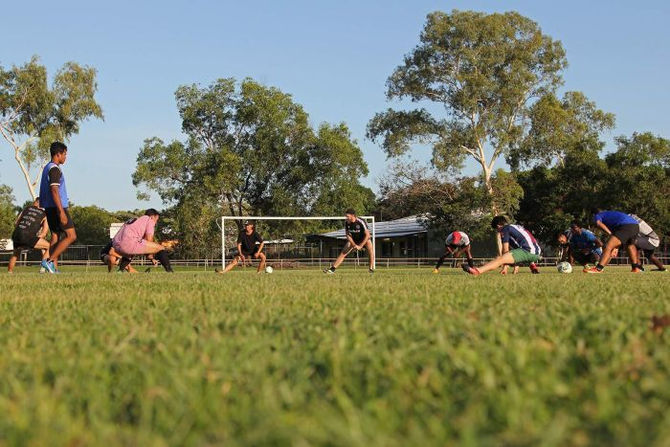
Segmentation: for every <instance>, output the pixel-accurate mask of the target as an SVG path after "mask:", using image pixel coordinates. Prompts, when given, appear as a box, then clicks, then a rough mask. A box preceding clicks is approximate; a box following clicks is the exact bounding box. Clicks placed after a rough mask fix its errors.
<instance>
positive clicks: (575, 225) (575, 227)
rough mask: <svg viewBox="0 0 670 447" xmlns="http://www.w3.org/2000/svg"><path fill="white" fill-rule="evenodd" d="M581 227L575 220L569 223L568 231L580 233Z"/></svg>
mask: <svg viewBox="0 0 670 447" xmlns="http://www.w3.org/2000/svg"><path fill="white" fill-rule="evenodd" d="M582 228H583V227H582V224H581V223H580V222H577V221H576V220H574V221H572V223H571V224H570V231H572V234H582Z"/></svg>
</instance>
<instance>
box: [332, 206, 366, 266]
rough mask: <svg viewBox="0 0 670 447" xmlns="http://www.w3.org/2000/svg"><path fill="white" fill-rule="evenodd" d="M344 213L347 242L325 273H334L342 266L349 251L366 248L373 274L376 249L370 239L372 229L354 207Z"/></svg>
mask: <svg viewBox="0 0 670 447" xmlns="http://www.w3.org/2000/svg"><path fill="white" fill-rule="evenodd" d="M344 214H345V221H344V234H345V236H346V238H347V243H346V244H345V245H344V248H343V249H342V252H340V255H339V256H338V257H337V259H336V260H335V262H333V264H332V265H331V266H330V267H329V268H327V269H326V270H324V271H323V273H327V274H330V275H332V274H333V273H335V270H336V269H337V268H338V267H339V266H340V264H342V262H343V261H344V258H346V257H347V255H348V254H349V253H351V252H352V251H353V250H356V251H360V250H362V249H363V248H365V249H366V250H367V252H368V259H369V262H370V268H369V270H368V272H369V273H371V274H372V273H374V272H375V268H374V265H375V251H374V248H373V246H372V241H371V239H370V230H369V229H368V225H367V224H366V223H365V221H364V220H363V219H361V218H359V217H357V216H356V211H354V210H353V209H352V208H349V209H348V210H346V211H345V212H344Z"/></svg>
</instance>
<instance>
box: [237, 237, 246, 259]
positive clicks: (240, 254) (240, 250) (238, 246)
mask: <svg viewBox="0 0 670 447" xmlns="http://www.w3.org/2000/svg"><path fill="white" fill-rule="evenodd" d="M237 256H239V257H240V260H241V261H242V262H244V253H242V242H238V243H237Z"/></svg>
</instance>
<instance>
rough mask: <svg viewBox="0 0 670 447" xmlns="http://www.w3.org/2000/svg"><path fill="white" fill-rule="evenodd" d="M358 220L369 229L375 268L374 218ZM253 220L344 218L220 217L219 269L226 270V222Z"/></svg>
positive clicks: (336, 219) (329, 217)
mask: <svg viewBox="0 0 670 447" xmlns="http://www.w3.org/2000/svg"><path fill="white" fill-rule="evenodd" d="M356 217H358V218H360V219H363V220H364V221H366V223H367V224H368V226H369V227H370V239H372V251H373V253H374V254H375V257H374V263H373V267H374V268H376V267H377V256H376V255H377V240H376V232H375V216H356ZM245 220H253V221H254V222H259V221H264V220H265V221H277V220H307V221H309V220H321V221H338V220H339V221H341V222H344V220H345V218H344V217H342V216H306V217H297V216H291V217H287V216H221V268H226V222H230V221H245Z"/></svg>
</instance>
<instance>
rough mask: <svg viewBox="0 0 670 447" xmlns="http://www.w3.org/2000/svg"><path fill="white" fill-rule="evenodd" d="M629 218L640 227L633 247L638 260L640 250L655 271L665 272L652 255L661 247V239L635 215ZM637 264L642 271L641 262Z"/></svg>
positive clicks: (659, 262)
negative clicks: (635, 249) (636, 251)
mask: <svg viewBox="0 0 670 447" xmlns="http://www.w3.org/2000/svg"><path fill="white" fill-rule="evenodd" d="M630 216H631V217H632V218H633V219H635V220H636V221H637V224H638V225H639V226H640V232H639V233H638V235H637V239H636V240H635V247H636V248H637V249H638V253H637V256H638V258H639V256H640V250H642V252H643V253H644V257H645V258H647V261H649V262H651V263H652V264H654V265H655V266H656V267H657V269H658V270H657V271H659V272H665V271H667V269H666V268H665V266H664V265H663V263H662V262H661V261H660V260H659V259H658V258H657V257H656V255H655V254H654V252H655V251H656V249H657V248H658V246H659V245H661V238H659V237H658V234H656V232H655V231H654V229H653V228H651V227H650V226H649V224H648V223H647V222H645V221H644V220H642V219H640V218H639V217H638V216H636V215H635V214H631V215H630ZM639 264H640V269H642V270H643V271H644V267H642V262H641V261H640V263H639Z"/></svg>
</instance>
